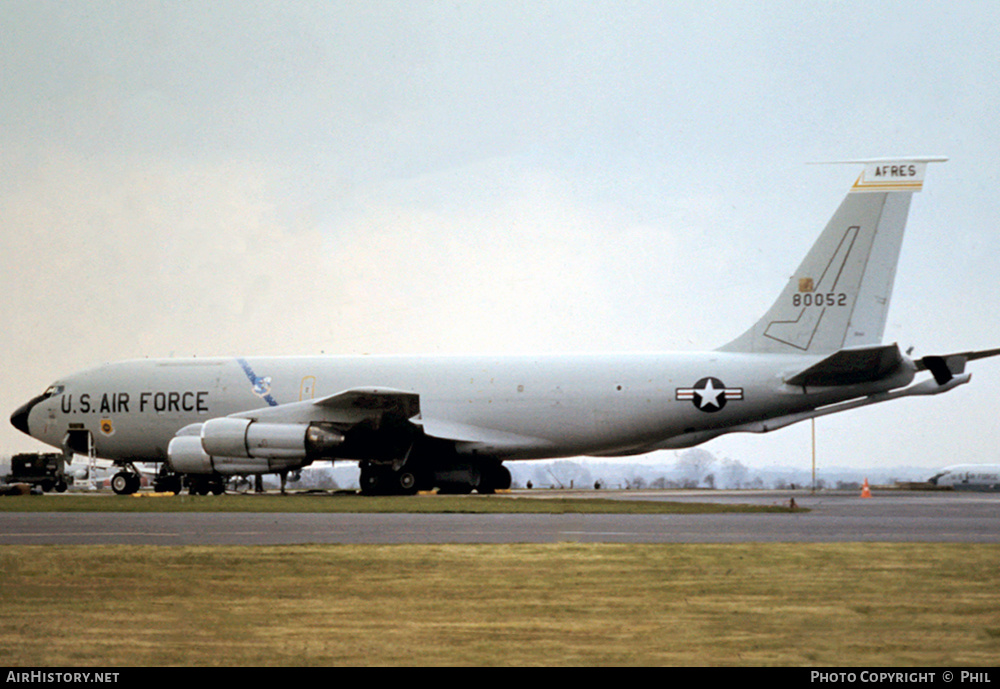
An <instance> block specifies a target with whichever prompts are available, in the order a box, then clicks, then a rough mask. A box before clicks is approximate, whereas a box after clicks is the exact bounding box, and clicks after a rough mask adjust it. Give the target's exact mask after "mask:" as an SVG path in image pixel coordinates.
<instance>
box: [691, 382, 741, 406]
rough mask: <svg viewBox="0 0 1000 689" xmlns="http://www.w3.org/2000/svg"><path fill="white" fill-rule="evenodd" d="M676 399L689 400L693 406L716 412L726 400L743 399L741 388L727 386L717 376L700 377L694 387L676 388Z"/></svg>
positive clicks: (724, 404)
mask: <svg viewBox="0 0 1000 689" xmlns="http://www.w3.org/2000/svg"><path fill="white" fill-rule="evenodd" d="M677 399H678V400H691V402H692V403H693V404H694V406H695V408H697V409H700V410H701V411H704V412H709V413H712V412H717V411H720V410H721V409H722V408H723V407H725V406H726V402H727V401H728V400H741V399H743V388H727V387H726V384H725V383H723V382H722V381H721V380H719V379H718V378H712V377H708V378H702V379H701V380H699V381H698V382H697V383H695V384H694V387H690V388H677Z"/></svg>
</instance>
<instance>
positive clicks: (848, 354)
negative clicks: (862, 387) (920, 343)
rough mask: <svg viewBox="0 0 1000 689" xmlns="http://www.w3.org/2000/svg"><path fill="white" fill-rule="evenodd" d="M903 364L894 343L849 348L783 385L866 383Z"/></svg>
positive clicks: (786, 380)
mask: <svg viewBox="0 0 1000 689" xmlns="http://www.w3.org/2000/svg"><path fill="white" fill-rule="evenodd" d="M902 362H903V355H902V354H900V352H899V347H897V346H896V345H895V344H891V345H880V346H877V347H852V348H850V349H841V350H840V351H837V352H834V353H833V354H831V355H830V356H828V357H826V358H825V359H823V360H822V361H820V362H819V363H816V364H813V365H812V366H810V367H809V368H807V369H806V370H804V371H801V372H799V373H796V374H795V375H793V376H792V377H790V378H786V379H785V382H786V383H788V384H789V385H801V386H803V387H817V386H828V385H854V384H855V383H867V382H871V381H875V380H880V379H882V378H884V377H886V376H887V375H889V374H890V373H892V372H893V371H895V370H896V369H897V368H898V367H899V365H900V364H901V363H902Z"/></svg>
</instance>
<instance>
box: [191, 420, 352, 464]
mask: <svg viewBox="0 0 1000 689" xmlns="http://www.w3.org/2000/svg"><path fill="white" fill-rule="evenodd" d="M344 439H345V438H344V435H343V434H342V433H340V432H339V431H336V430H334V429H332V428H329V427H325V426H320V425H318V424H301V423H265V422H260V421H252V420H250V419H239V418H233V417H224V418H221V419H210V420H209V421H206V422H205V423H204V424H202V426H201V447H202V449H203V450H204V451H205V453H206V454H208V455H210V456H212V457H245V458H259V459H284V460H290V459H295V460H304V459H316V458H319V457H330V456H332V452H333V450H334V449H335V448H337V447H339V446H340V445H341V444H342V443H343V442H344Z"/></svg>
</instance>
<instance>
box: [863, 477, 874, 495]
mask: <svg viewBox="0 0 1000 689" xmlns="http://www.w3.org/2000/svg"><path fill="white" fill-rule="evenodd" d="M871 496H872V492H871V491H870V490H868V479H867V478H865V485H863V486H861V497H863V498H870V497H871Z"/></svg>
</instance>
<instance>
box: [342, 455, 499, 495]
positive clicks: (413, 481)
mask: <svg viewBox="0 0 1000 689" xmlns="http://www.w3.org/2000/svg"><path fill="white" fill-rule="evenodd" d="M360 468H361V481H360V482H361V493H362V495H413V494H415V493H416V492H417V491H420V490H430V489H432V488H435V487H436V488H437V489H438V493H448V494H453V495H464V494H468V493H471V492H472V491H476V492H478V493H480V494H483V495H486V494H492V493H495V492H496V491H498V490H506V489H507V488H510V483H511V477H510V471H509V470H508V469H507V467H505V466H503V465H502V464H501V463H500V462H498V461H495V460H491V461H483V462H479V463H477V464H471V463H468V464H457V463H456V464H448V465H443V466H437V467H433V466H432V467H426V466H421V465H420V464H418V463H416V462H414V461H407V462H403V463H402V464H401V465H399V466H396V465H394V464H392V463H385V464H380V463H375V462H368V461H364V462H361V464H360Z"/></svg>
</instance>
